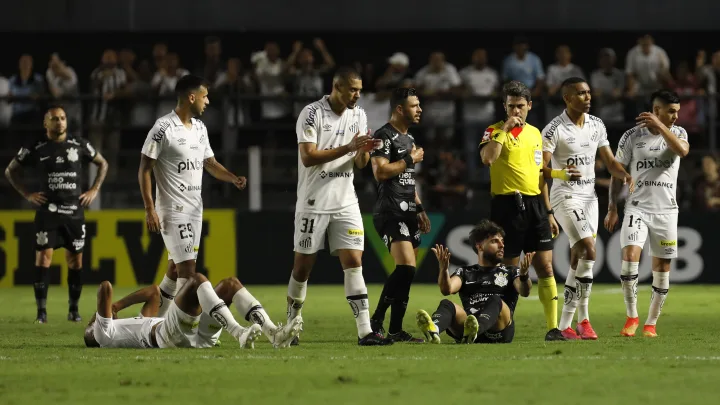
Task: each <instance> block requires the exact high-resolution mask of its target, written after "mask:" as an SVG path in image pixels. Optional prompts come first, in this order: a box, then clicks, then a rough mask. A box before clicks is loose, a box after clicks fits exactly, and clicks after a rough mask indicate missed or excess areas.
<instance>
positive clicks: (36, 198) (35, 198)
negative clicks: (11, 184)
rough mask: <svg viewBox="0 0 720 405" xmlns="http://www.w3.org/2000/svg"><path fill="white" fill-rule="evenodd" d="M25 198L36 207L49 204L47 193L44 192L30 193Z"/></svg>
mask: <svg viewBox="0 0 720 405" xmlns="http://www.w3.org/2000/svg"><path fill="white" fill-rule="evenodd" d="M25 198H26V199H27V200H28V201H30V202H31V203H33V204H35V205H43V204H45V203H46V202H47V198H46V197H45V193H43V192H42V191H41V192H37V193H30V194H28V195H27V196H25Z"/></svg>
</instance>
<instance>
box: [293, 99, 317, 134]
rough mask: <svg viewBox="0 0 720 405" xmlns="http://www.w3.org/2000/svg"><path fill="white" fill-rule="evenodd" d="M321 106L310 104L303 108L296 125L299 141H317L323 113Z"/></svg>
mask: <svg viewBox="0 0 720 405" xmlns="http://www.w3.org/2000/svg"><path fill="white" fill-rule="evenodd" d="M319 109H320V107H318V106H316V105H312V104H310V105H308V106H306V107H305V108H303V109H302V111H301V112H300V115H299V116H298V119H297V123H296V125H295V132H296V134H297V141H298V143H317V140H318V132H320V131H319V127H320V125H321V122H320V120H321V116H322V113H321V112H320V111H318V110H319Z"/></svg>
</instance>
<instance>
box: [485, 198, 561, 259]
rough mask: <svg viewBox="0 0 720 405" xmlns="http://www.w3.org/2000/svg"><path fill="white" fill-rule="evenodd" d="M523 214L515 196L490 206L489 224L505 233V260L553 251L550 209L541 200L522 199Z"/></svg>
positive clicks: (493, 201) (495, 199)
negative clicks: (549, 219) (522, 253)
mask: <svg viewBox="0 0 720 405" xmlns="http://www.w3.org/2000/svg"><path fill="white" fill-rule="evenodd" d="M523 204H524V206H525V209H524V210H521V209H520V208H519V207H518V204H517V202H516V200H515V196H514V195H496V196H494V197H493V198H492V201H491V202H490V220H491V221H493V222H495V223H496V224H498V225H500V226H501V227H502V228H503V229H504V230H505V257H507V258H514V257H518V256H520V252H543V251H547V250H552V249H553V237H552V232H551V231H550V222H549V221H548V213H547V208H545V203H544V202H543V201H542V196H539V195H537V196H523Z"/></svg>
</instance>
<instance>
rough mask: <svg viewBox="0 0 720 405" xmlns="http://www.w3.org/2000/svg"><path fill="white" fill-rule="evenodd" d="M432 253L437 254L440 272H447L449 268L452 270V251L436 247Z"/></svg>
mask: <svg viewBox="0 0 720 405" xmlns="http://www.w3.org/2000/svg"><path fill="white" fill-rule="evenodd" d="M432 251H433V253H435V257H437V260H438V264H439V265H440V271H444V272H447V271H448V268H450V256H451V254H450V249H448V248H446V247H445V246H443V245H435V247H434V248H432Z"/></svg>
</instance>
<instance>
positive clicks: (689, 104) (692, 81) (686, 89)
mask: <svg viewBox="0 0 720 405" xmlns="http://www.w3.org/2000/svg"><path fill="white" fill-rule="evenodd" d="M668 87H670V88H671V89H673V90H674V91H675V92H676V93H678V95H680V97H681V99H682V108H681V109H680V112H678V119H677V124H678V125H680V126H682V127H684V128H685V130H687V131H688V132H691V133H692V132H698V131H699V130H700V122H699V113H700V111H699V110H700V108H701V103H700V102H698V100H697V99H695V97H696V96H701V95H703V94H704V93H705V92H704V91H703V90H702V89H700V86H699V85H698V80H696V78H695V75H694V74H693V73H692V72H691V71H690V66H689V65H688V63H687V62H686V61H682V62H680V63H678V64H677V66H676V67H675V75H674V77H670V78H669V80H668ZM685 97H688V98H685Z"/></svg>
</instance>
